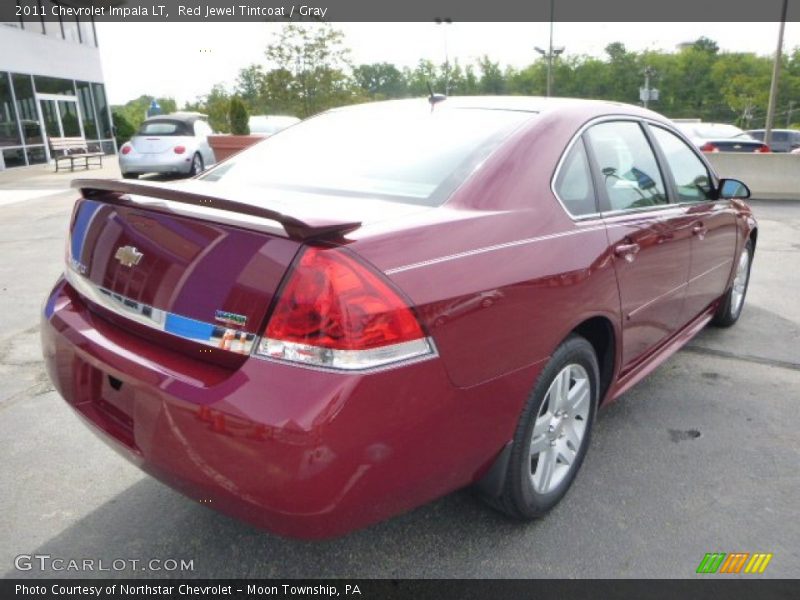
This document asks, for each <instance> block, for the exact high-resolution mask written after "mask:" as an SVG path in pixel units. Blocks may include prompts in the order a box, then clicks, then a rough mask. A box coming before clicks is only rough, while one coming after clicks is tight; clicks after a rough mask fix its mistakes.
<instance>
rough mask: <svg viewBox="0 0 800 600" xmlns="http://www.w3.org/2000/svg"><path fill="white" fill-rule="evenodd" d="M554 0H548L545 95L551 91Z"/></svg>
mask: <svg viewBox="0 0 800 600" xmlns="http://www.w3.org/2000/svg"><path fill="white" fill-rule="evenodd" d="M555 7H556V0H550V47H549V49H548V52H547V97H548V98H549V97H550V94H551V93H552V92H553V21H554V14H553V13H554V11H555Z"/></svg>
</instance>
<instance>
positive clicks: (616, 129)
mask: <svg viewBox="0 0 800 600" xmlns="http://www.w3.org/2000/svg"><path fill="white" fill-rule="evenodd" d="M586 136H587V139H588V141H589V143H590V144H591V146H592V151H593V152H594V156H595V158H596V160H597V165H598V168H599V171H600V173H599V176H600V181H601V182H602V184H603V185H604V186H605V191H606V195H607V197H608V202H609V205H610V206H609V209H610V210H612V211H617V210H630V209H638V208H647V207H649V206H658V205H662V204H667V202H668V200H667V195H666V192H665V188H664V179H663V178H662V177H661V171H660V170H659V168H658V163H657V162H656V157H655V155H654V154H653V149H652V148H651V147H650V144H649V143H648V141H647V138H646V137H645V135H644V131H642V128H641V127H640V126H639V124H638V123H635V122H633V121H615V122H608V123H600V124H599V125H595V126H593V127H591V128H590V129H589V130H588V131H587V132H586Z"/></svg>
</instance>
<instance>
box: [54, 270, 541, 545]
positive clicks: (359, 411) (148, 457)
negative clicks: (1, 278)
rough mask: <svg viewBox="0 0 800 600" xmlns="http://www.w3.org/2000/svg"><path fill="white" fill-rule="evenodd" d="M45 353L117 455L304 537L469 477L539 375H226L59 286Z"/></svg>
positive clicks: (348, 526)
mask: <svg viewBox="0 0 800 600" xmlns="http://www.w3.org/2000/svg"><path fill="white" fill-rule="evenodd" d="M42 347H43V352H44V357H45V363H46V368H47V371H48V374H49V376H50V378H51V379H52V380H53V382H54V384H55V386H56V389H57V390H58V391H59V393H60V394H61V395H62V396H63V397H64V399H65V400H66V401H67V403H68V404H70V406H71V407H72V408H73V409H74V410H75V412H77V413H78V414H79V415H80V416H81V417H82V418H83V419H84V420H85V421H86V422H87V423H88V424H89V425H90V426H91V427H92V429H93V430H94V431H95V432H96V433H98V434H99V435H100V436H101V438H102V439H104V440H105V441H106V442H107V443H108V444H110V445H111V446H113V447H114V448H115V449H116V450H118V451H119V452H120V453H121V454H123V455H124V456H125V457H126V458H127V459H129V460H131V461H132V462H134V463H136V464H137V465H139V466H140V467H141V468H142V469H143V470H145V471H146V472H148V473H150V474H151V475H153V476H155V477H156V478H158V479H160V480H161V481H163V482H165V483H167V484H168V485H170V486H172V487H174V488H176V489H178V490H179V491H181V492H183V493H184V494H186V495H187V496H188V497H189V498H190V499H192V500H194V501H197V502H202V503H203V505H204V506H210V507H212V508H215V509H217V510H220V511H222V512H225V513H228V514H231V515H233V516H235V517H237V518H241V519H243V520H246V521H249V522H251V523H253V524H255V525H257V526H259V527H263V528H266V529H269V530H271V531H274V532H276V533H279V534H281V535H287V536H292V537H302V538H322V537H330V536H335V535H340V534H343V533H345V532H347V531H350V530H352V529H356V528H359V527H363V526H365V525H368V524H370V523H372V522H375V521H378V520H381V519H384V518H386V517H389V516H391V515H394V514H397V513H399V512H403V511H405V510H408V509H410V508H413V507H415V506H418V505H420V504H422V503H424V502H427V501H429V500H431V499H433V498H435V497H438V496H440V495H443V494H445V493H448V492H450V491H452V490H455V489H457V488H459V487H463V486H465V485H467V484H469V483H471V482H473V481H474V480H476V479H477V478H478V477H480V476H481V475H482V474H483V472H485V471H486V469H487V468H488V467H489V465H490V464H491V462H492V460H493V459H494V457H495V456H496V454H497V453H498V452H499V451H500V449H501V448H502V447H503V445H504V444H505V443H506V442H507V441H508V440H509V439H510V438H511V436H512V431H513V428H514V426H515V424H516V418H517V416H518V414H519V412H518V411H519V408H520V406H521V402H522V400H523V399H524V398H525V395H526V393H527V390H528V389H530V388H529V385H530V383H531V382H532V380H533V379H532V378H534V377H535V375H536V373H534V372H533V371H530V370H526V371H524V372H517V373H515V374H513V375H511V376H508V377H506V378H502V379H499V380H495V381H494V382H491V383H489V384H486V385H482V386H478V387H475V388H470V389H469V390H460V389H458V388H454V387H453V386H452V384H451V383H450V381H449V379H448V377H447V375H446V373H445V371H444V369H443V367H442V364H441V361H440V360H439V359H432V360H428V361H424V362H419V363H415V364H410V365H407V366H403V367H399V368H397V369H391V370H386V371H379V372H376V373H372V374H367V375H364V374H359V375H354V374H338V373H330V372H321V371H313V370H309V369H303V368H299V367H294V366H290V365H285V364H279V363H275V362H269V361H263V360H259V359H254V358H250V359H246V360H245V361H244V362H243V364H242V365H241V366H240V367H239V368H237V369H225V368H223V367H219V366H216V365H212V364H209V363H206V362H203V361H201V360H197V359H193V358H191V357H189V356H187V355H185V354H182V353H178V352H174V351H171V350H167V349H164V348H160V347H155V345H154V344H152V343H149V342H148V341H147V340H145V339H143V338H140V337H138V336H135V335H132V334H130V333H127V332H126V331H124V330H121V329H120V328H118V327H115V326H113V325H111V324H110V323H108V322H106V321H104V320H103V319H101V318H100V317H98V316H96V315H95V314H94V313H93V312H92V311H91V310H89V309H88V308H87V306H86V305H85V304H84V302H83V300H82V299H81V298H80V297H79V296H78V295H77V293H76V292H75V291H74V290H73V289H72V288H71V287H70V286H69V284H67V283H66V282H65V281H64V280H60V281H59V282H58V283H57V285H56V287H55V289H54V290H53V292H52V294H51V296H50V297H49V299H48V301H47V303H46V305H45V310H44V315H43V326H42ZM515 395H518V399H517V400H515V399H514V396H515Z"/></svg>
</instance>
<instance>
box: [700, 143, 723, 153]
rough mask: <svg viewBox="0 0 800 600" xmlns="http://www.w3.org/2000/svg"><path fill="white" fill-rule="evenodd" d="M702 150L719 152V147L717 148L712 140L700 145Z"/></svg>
mask: <svg viewBox="0 0 800 600" xmlns="http://www.w3.org/2000/svg"><path fill="white" fill-rule="evenodd" d="M700 150H701V151H702V152H719V148H717V147H716V146H715V145H714V144H712V143H711V142H706V143H705V144H703V145H702V146H700Z"/></svg>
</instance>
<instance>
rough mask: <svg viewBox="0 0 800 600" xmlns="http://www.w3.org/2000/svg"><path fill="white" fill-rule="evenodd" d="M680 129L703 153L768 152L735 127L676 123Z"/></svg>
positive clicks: (716, 124) (687, 122)
mask: <svg viewBox="0 0 800 600" xmlns="http://www.w3.org/2000/svg"><path fill="white" fill-rule="evenodd" d="M675 126H676V127H677V128H678V129H680V130H681V131H682V132H683V133H684V134H685V135H686V136H687V137H688V138H689V139H690V140H691V141H692V142H693V143H694V144H695V145H696V146H697V147H698V148H700V150H702V151H703V152H758V153H766V152H769V151H770V150H769V146H767V145H766V144H764V143H763V142H762V141H760V140H757V139H755V138H753V137H750V135H749V134H747V133H745V132H744V131H742V130H741V129H739V128H738V127H736V126H735V125H728V124H726V123H703V122H692V121H677V122H675Z"/></svg>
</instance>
